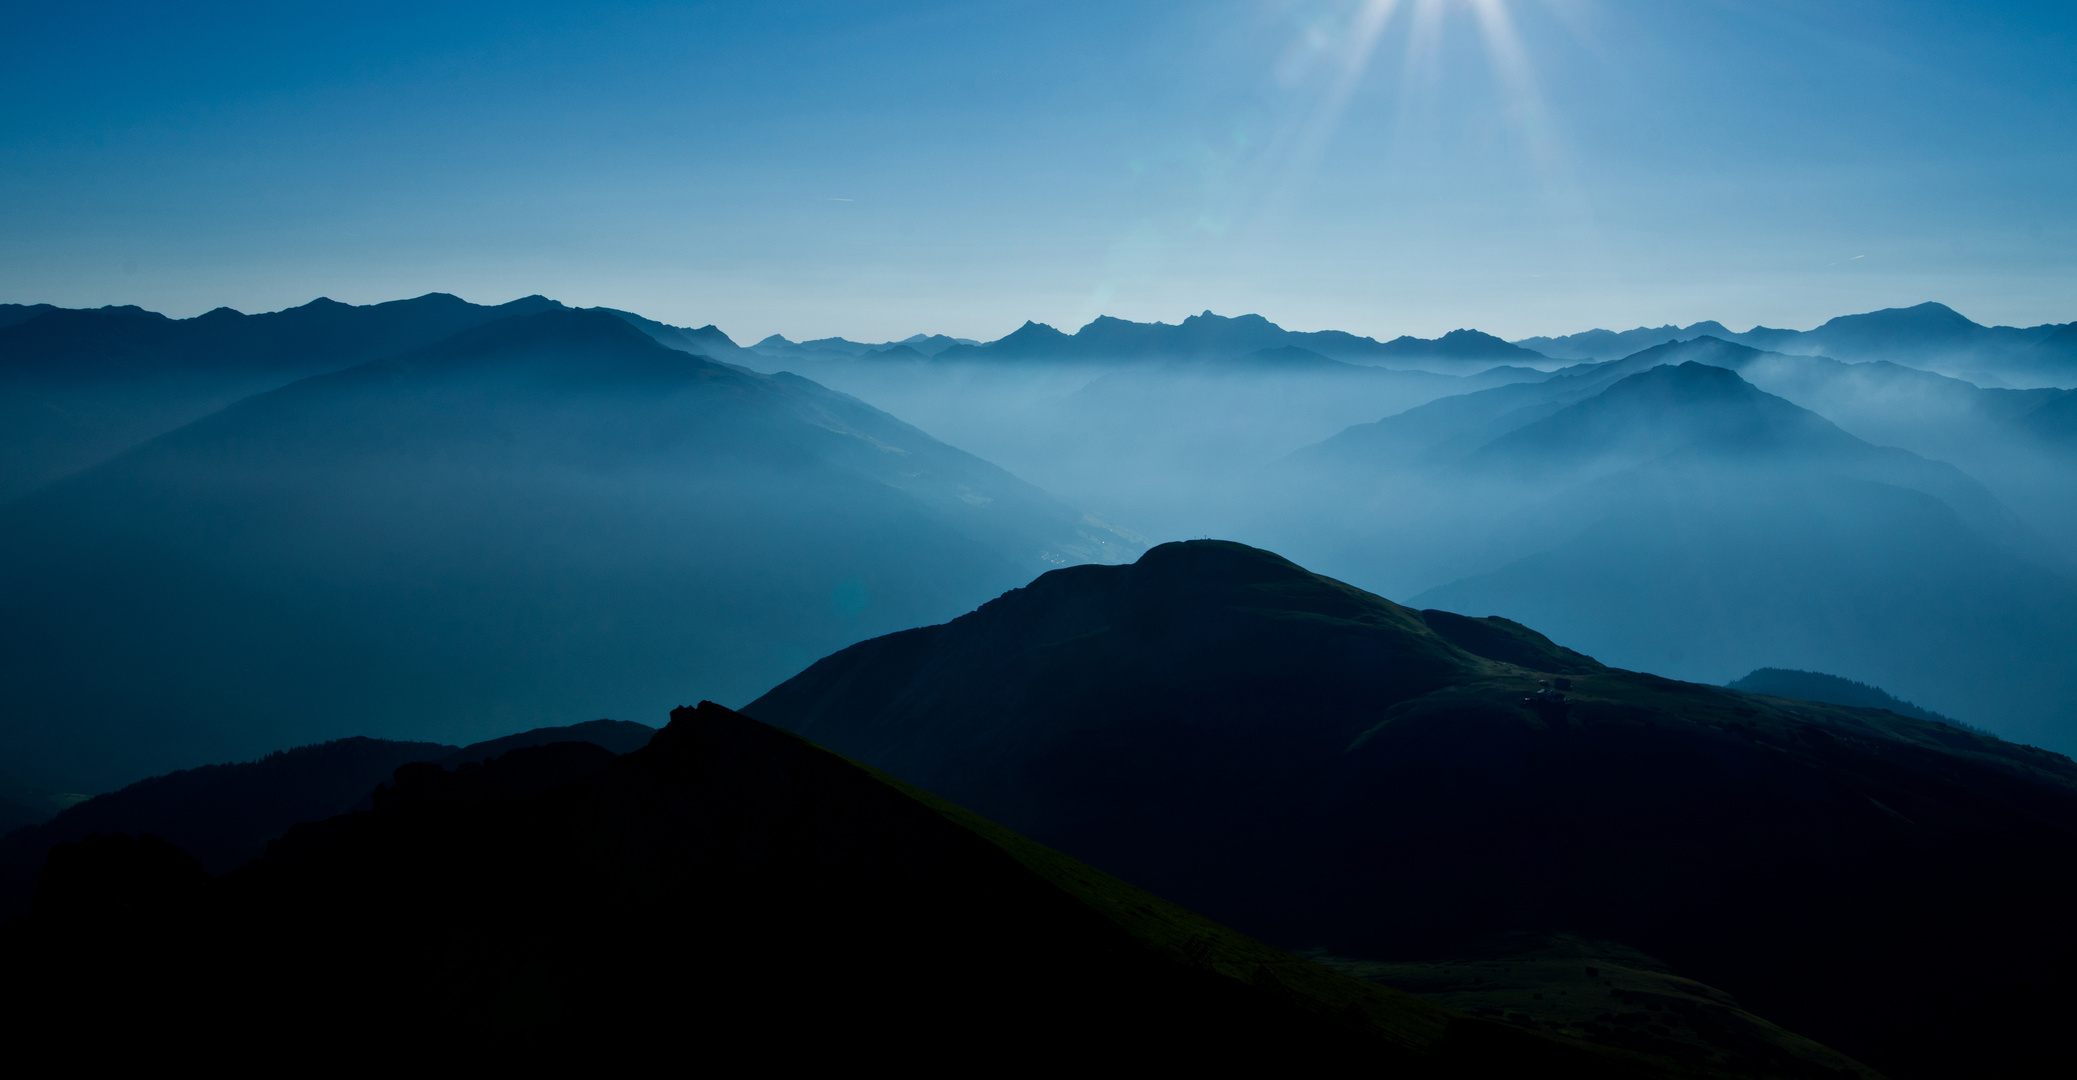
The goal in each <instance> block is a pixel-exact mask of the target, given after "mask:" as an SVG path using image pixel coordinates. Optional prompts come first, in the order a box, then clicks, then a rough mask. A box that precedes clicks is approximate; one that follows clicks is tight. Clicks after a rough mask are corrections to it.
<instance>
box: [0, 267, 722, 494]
mask: <svg viewBox="0 0 2077 1080" xmlns="http://www.w3.org/2000/svg"><path fill="white" fill-rule="evenodd" d="M557 310H569V309H568V308H566V307H565V306H564V305H563V304H561V303H559V302H557V301H554V300H550V299H548V298H546V297H543V296H538V295H536V296H527V297H522V298H520V299H518V300H514V301H511V302H510V303H506V304H498V305H480V304H471V303H469V302H467V301H465V300H462V299H461V298H460V297H457V296H453V295H450V294H447V293H427V294H425V295H424V296H419V297H414V298H412V299H409V300H392V301H388V302H385V303H380V304H369V305H365V306H355V305H351V304H342V303H339V302H337V301H334V300H330V299H327V298H325V297H319V298H317V299H316V300H312V301H311V302H309V303H307V304H304V305H302V306H300V307H293V308H287V309H284V310H281V311H274V312H267V313H263V314H258V315H246V314H243V313H241V312H238V311H234V310H232V309H230V308H217V309H215V310H213V311H210V312H207V313H205V314H202V315H197V316H195V317H194V318H190V319H169V318H167V317H166V316H164V315H161V314H159V313H157V312H153V311H146V310H144V309H142V308H139V307H136V306H133V305H125V306H120V307H115V306H111V307H103V308H92V309H69V308H56V307H52V306H51V305H48V304H38V305H32V306H21V305H7V306H5V307H0V502H4V501H6V500H7V499H10V498H14V497H16V496H19V495H21V494H24V493H26V492H28V491H30V490H32V489H34V488H35V487H37V486H39V485H41V484H44V483H48V482H50V481H51V480H54V479H57V478H58V477H60V476H64V475H66V474H68V473H72V472H76V471H78V470H79V469H82V468H84V467H86V466H88V465H90V464H92V463H94V462H95V461H98V460H103V459H105V458H107V457H109V456H112V455H113V454H115V453H117V452H119V451H121V450H124V449H127V448H128V447H131V446H134V445H136V444H138V443H141V442H143V441H145V440H146V439H149V438H152V437H154V436H157V435H160V434H163V433H165V432H167V431H171V430H172V429H174V428H176V427H179V426H180V425H182V424H184V423H187V422H188V421H190V420H194V419H197V418H199V417H201V416H204V415H207V414H208V413H210V412H213V411H215V410H216V409H219V408H222V407H224V406H226V405H229V404H230V403H232V402H233V401H236V400H238V399H240V398H243V397H247V396H249V395H251V394H255V393H260V392H262V391H266V390H272V389H274V388H276V387H279V386H282V385H285V384H287V383H290V382H293V381H295V380H297V379H300V378H305V377H307V376H311V375H317V374H322V373H325V372H329V371H336V370H339V369H341V368H345V367H350V366H352V365H354V364H359V363H365V362H367V361H370V360H378V359H386V358H389V357H392V356H395V355H398V354H401V353H405V352H410V351H412V350H414V349H419V348H423V347H425V346H428V345H431V344H433V343H435V342H437V341H440V340H443V339H445V338H448V337H452V336H453V335H455V334H457V333H460V332H462V331H464V330H468V329H471V328H473V327H477V326H481V325H484V324H486V323H490V322H495V321H498V320H501V319H508V318H514V317H518V316H525V315H533V314H538V313H540V312H544V311H557ZM600 310H611V309H600ZM611 313H612V314H614V315H616V316H618V317H619V318H621V319H623V320H625V321H627V322H628V323H629V324H631V325H633V326H636V327H637V328H639V329H641V330H642V332H644V333H646V334H648V335H649V336H650V337H651V338H653V339H655V340H656V341H658V342H660V343H661V344H664V345H666V346H669V347H671V348H674V349H678V350H681V351H684V352H689V353H695V354H699V355H706V356H711V357H713V358H715V359H718V360H723V361H729V360H735V359H738V358H740V356H741V355H742V350H740V349H738V348H737V347H736V345H735V343H734V342H733V341H731V340H729V338H728V335H726V334H723V333H722V332H721V331H720V330H719V329H717V328H715V327H713V326H711V325H710V326H704V327H699V328H697V329H692V328H685V327H674V326H668V325H665V324H663V323H659V322H656V321H655V320H652V319H646V318H643V317H642V316H639V315H636V314H634V313H632V312H626V311H612V312H611Z"/></svg>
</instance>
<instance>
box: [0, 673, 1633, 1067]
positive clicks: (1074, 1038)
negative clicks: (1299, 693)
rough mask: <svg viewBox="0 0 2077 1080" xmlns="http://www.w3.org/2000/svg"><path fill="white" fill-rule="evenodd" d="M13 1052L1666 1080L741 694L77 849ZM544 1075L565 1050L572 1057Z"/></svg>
mask: <svg viewBox="0 0 2077 1080" xmlns="http://www.w3.org/2000/svg"><path fill="white" fill-rule="evenodd" d="M6 947H7V950H8V952H9V953H10V956H9V957H8V961H9V964H8V970H9V972H10V978H9V979H8V980H7V984H8V991H9V995H10V996H11V997H12V998H14V999H15V1000H13V1001H12V1002H9V1005H10V1006H11V1008H9V1009H7V1010H6V1016H7V1021H6V1022H7V1023H9V1024H10V1025H11V1026H14V1027H15V1031H13V1032H12V1033H11V1045H13V1046H14V1047H15V1048H16V1052H17V1053H20V1052H22V1051H23V1050H25V1049H26V1048H27V1047H30V1046H38V1045H50V1046H55V1045H63V1044H64V1042H65V1040H66V1039H67V1038H68V1037H69V1036H75V1035H91V1036H93V1042H92V1043H91V1044H87V1045H82V1046H77V1047H72V1048H70V1049H69V1052H70V1053H72V1054H73V1055H74V1060H78V1061H84V1060H87V1059H88V1058H81V1057H80V1056H79V1055H82V1054H84V1055H88V1056H89V1058H90V1057H91V1055H93V1054H96V1053H106V1052H120V1051H121V1050H123V1049H126V1047H125V1045H124V1044H126V1043H128V1044H132V1045H133V1046H138V1047H168V1048H181V1049H200V1048H213V1049H214V1050H215V1051H217V1052H218V1053H219V1054H224V1053H228V1054H230V1055H232V1056H234V1057H236V1056H241V1055H243V1054H246V1053H251V1052H254V1051H253V1050H251V1049H248V1048H256V1049H257V1052H258V1053H260V1054H262V1055H265V1056H271V1055H272V1054H274V1053H276V1052H277V1051H278V1050H281V1049H287V1048H290V1047H293V1048H294V1049H295V1052H296V1053H298V1054H304V1055H307V1054H309V1053H311V1052H313V1050H312V1048H313V1047H318V1046H322V1047H325V1048H326V1050H325V1051H324V1052H326V1053H328V1054H333V1053H336V1054H339V1055H341V1056H344V1057H347V1058H352V1059H360V1058H362V1057H368V1058H375V1059H380V1060H396V1055H398V1054H399V1053H400V1052H403V1053H408V1054H410V1056H411V1057H412V1058H413V1059H415V1060H426V1059H427V1058H432V1059H436V1060H437V1059H444V1058H446V1057H448V1056H450V1055H453V1054H459V1055H461V1056H465V1057H467V1058H469V1059H470V1060H471V1061H472V1062H475V1063H477V1064H482V1063H484V1062H485V1061H502V1060H504V1059H506V1058H508V1057H517V1058H522V1059H524V1060H527V1061H529V1062H530V1063H531V1064H534V1065H538V1064H540V1063H541V1062H542V1061H544V1060H552V1059H553V1057H554V1055H557V1054H568V1055H571V1056H572V1057H574V1058H576V1059H578V1060H581V1061H589V1062H591V1063H593V1064H598V1063H602V1062H612V1061H619V1060H623V1059H625V1060H629V1061H630V1062H632V1060H633V1059H635V1058H636V1057H637V1056H642V1057H647V1056H649V1055H653V1054H657V1053H670V1054H672V1055H674V1056H676V1057H679V1058H686V1057H687V1056H690V1057H691V1058H692V1059H695V1060H711V1061H722V1060H730V1059H736V1060H741V1055H745V1054H755V1055H759V1056H760V1057H761V1058H762V1059H763V1060H764V1061H767V1062H770V1063H773V1064H777V1063H782V1062H794V1063H805V1062H834V1061H845V1062H852V1063H856V1062H861V1061H898V1062H901V1063H904V1064H905V1065H907V1066H909V1067H916V1066H922V1067H925V1068H930V1069H937V1068H945V1067H949V1066H954V1065H957V1066H958V1067H961V1068H971V1067H972V1066H973V1065H974V1064H975V1063H976V1062H991V1063H997V1064H1000V1065H1001V1066H1003V1067H1006V1068H1010V1069H1013V1070H1014V1069H1018V1068H1022V1067H1029V1066H1030V1065H1033V1064H1068V1063H1080V1064H1086V1063H1088V1062H1091V1061H1105V1062H1114V1063H1120V1064H1146V1065H1150V1066H1151V1065H1157V1064H1158V1065H1161V1066H1167V1067H1174V1066H1177V1065H1181V1066H1185V1067H1196V1068H1203V1067H1207V1066H1212V1065H1217V1066H1221V1067H1224V1068H1231V1067H1233V1066H1234V1065H1248V1066H1258V1067H1259V1066H1272V1065H1273V1066H1276V1067H1280V1068H1301V1069H1307V1070H1318V1069H1323V1068H1327V1067H1335V1066H1342V1067H1347V1066H1357V1065H1360V1066H1361V1067H1362V1068H1364V1069H1366V1070H1380V1071H1383V1072H1385V1073H1387V1074H1388V1075H1408V1076H1489V1075H1504V1074H1513V1075H1528V1074H1534V1075H1562V1076H1582V1077H1585V1076H1606V1075H1615V1076H1621V1075H1638V1076H1641V1075H1653V1074H1654V1072H1653V1070H1650V1069H1648V1068H1645V1067H1641V1066H1642V1063H1641V1062H1639V1061H1638V1060H1637V1059H1635V1058H1628V1059H1625V1058H1621V1057H1615V1056H1612V1055H1608V1054H1602V1053H1595V1052H1592V1051H1589V1050H1586V1049H1584V1048H1581V1047H1578V1046H1576V1045H1566V1044H1563V1043H1560V1042H1557V1041H1554V1040H1550V1039H1545V1038H1540V1037H1535V1036H1531V1035H1525V1034H1523V1033H1520V1032H1518V1031H1514V1030H1511V1029H1508V1028H1505V1027H1502V1026H1500V1025H1496V1024H1491V1023H1486V1022H1482V1021H1478V1020H1474V1019H1471V1018H1469V1017H1466V1016H1463V1015H1462V1014H1457V1013H1453V1012H1451V1011H1449V1010H1446V1009H1443V1008H1441V1007H1438V1006H1435V1005H1432V1004H1429V1003H1427V1002H1425V1001H1422V1000H1420V999H1418V998H1414V997H1412V996H1410V995H1406V994H1402V993H1398V992H1395V991H1391V990H1387V989H1384V988H1381V987H1378V986H1375V985H1372V984H1367V983H1364V982H1361V981H1358V980H1356V979H1352V978H1348V977H1346V976H1342V975H1338V974H1336V973H1334V972H1332V971H1330V970H1328V969H1326V968H1323V967H1321V966H1318V965H1316V964H1312V963H1309V962H1305V961H1301V960H1298V959H1296V958H1295V957H1292V956H1290V955H1289V954H1286V953H1281V952H1279V951H1277V950H1275V949H1272V948H1269V947H1266V946H1263V945H1261V944H1258V943H1256V942H1254V941H1252V940H1249V939H1248V938H1245V937H1243V936H1241V935H1239V934H1236V933H1234V932H1232V931H1230V930H1227V929H1226V928H1224V927H1221V926H1218V925H1216V924H1214V923H1212V922H1210V921H1208V920H1206V919H1203V918H1200V917H1198V916H1195V915H1193V914H1191V913H1190V912H1188V911H1185V910H1183V909H1181V908H1178V907H1176V906H1174V905H1172V904H1169V903H1166V902H1164V901H1162V900H1160V899H1157V898H1156V897H1154V896H1152V895H1149V894H1147V893H1144V892H1141V891H1140V890H1138V889H1135V888H1132V887H1131V886H1128V885H1126V884H1124V883H1123V882H1120V881H1118V880H1116V879H1114V878H1110V877H1108V876H1106V875H1104V874H1102V873H1099V872H1097V871H1095V870H1092V869H1090V868H1088V867H1086V866H1083V865H1080V864H1078V863H1075V862H1073V861H1072V860H1069V859H1066V858H1063V857H1061V856H1060V855H1058V854H1056V853H1054V852H1052V851H1049V850H1047V849H1045V848H1043V847H1041V846H1039V845H1037V844H1034V843H1032V842H1030V841H1028V840H1025V839H1023V838H1022V837H1019V836H1016V835H1015V834H1013V833H1010V832H1008V831H1007V830H1004V829H1002V828H1000V827H999V826H996V825H993V824H991V823H990V822H988V821H986V820H983V819H981V818H979V817H977V816H976V815H973V814H971V813H968V812H966V811H964V810H962V809H960V808H958V807H956V806H954V805H952V804H950V803H947V802H945V801H943V800H941V799H938V798H935V797H933V796H931V795H928V794H926V793H924V792H922V791H920V790H918V789H916V788H913V787H910V786H908V785H906V784H902V783H900V782H898V781H895V780H892V779H891V778H888V777H887V776H885V775H884V774H880V773H876V772H874V771H872V770H870V769H866V768H863V767H860V766H859V765H857V764H855V763H853V762H850V761H847V760H845V759H843V758H840V757H837V756H836V755H834V754H831V753H828V752H827V751H824V750H821V749H819V748H817V747H815V746H813V745H811V744H809V743H806V742H804V741H801V740H799V739H797V738H794V737H792V736H789V735H786V734H785V733H783V732H779V731H777V730H774V729H772V728H769V727H766V726H764V725H761V724H758V723H756V722H754V721H751V720H748V719H746V718H744V717H742V716H739V715H737V714H735V713H731V712H729V711H728V710H726V709H723V708H720V707H718V706H715V705H712V704H703V705H702V706H701V707H700V708H699V709H697V710H694V709H680V710H677V711H675V712H674V713H673V714H672V720H671V724H670V726H669V727H667V728H665V729H664V730H663V731H662V732H660V733H658V735H657V736H656V738H655V739H654V740H653V741H652V742H651V743H650V744H649V745H648V746H647V747H645V748H643V749H641V750H638V751H635V752H633V753H630V754H627V755H624V756H621V757H618V758H615V757H614V756H613V755H611V754H610V753H607V752H606V751H603V750H600V749H598V748H596V747H590V746H587V745H585V744H576V743H558V744H551V745H548V746H542V747H534V748H528V749H520V750H515V751H512V752H510V753H508V754H506V755H505V756H503V757H501V758H498V759H497V760H495V761H493V762H490V763H488V764H484V765H477V766H474V767H465V768H460V769H457V770H454V771H448V770H444V769H441V768H439V767H438V766H433V765H416V766H410V767H407V768H404V769H400V770H398V772H397V776H396V783H395V784H394V785H393V786H388V787H385V788H384V789H382V790H380V791H378V792H377V796H376V799H375V802H374V809H373V810H372V811H371V812H367V813H358V814H352V815H348V816H345V817H339V818H334V819H331V820H328V821H325V822H321V823H318V824H314V825H304V826H299V827H297V828H296V829H295V830H293V831H291V832H290V833H289V835H288V836H287V837H285V838H283V839H282V840H281V841H279V842H277V843H276V844H274V845H273V846H272V847H271V848H270V849H269V851H268V853H267V855H266V857H265V858H263V859H261V860H260V861H258V862H256V863H254V864H252V865H250V866H247V867H245V868H244V869H241V870H239V871H237V872H235V873H232V874H229V875H225V876H223V877H219V878H212V877H211V876H210V875H209V874H208V873H207V872H206V871H204V870H203V869H202V868H201V867H200V866H198V865H196V864H195V863H194V862H193V860H192V859H189V858H188V857H187V856H185V855H184V854H183V853H181V852H180V851H179V849H177V848H175V847H173V846H172V845H169V844H166V843H164V842H163V841H156V840H153V839H151V838H146V839H143V840H138V839H133V838H130V837H124V836H105V835H103V836H96V837H92V838H89V839H88V840H86V841H85V842H83V843H79V844H68V845H65V846H63V847H60V848H59V849H58V850H57V851H55V852H53V854H52V856H51V861H50V868H49V870H48V872H47V873H46V875H45V878H44V883H43V886H42V887H41V888H40V889H39V891H38V893H37V897H36V911H35V915H34V918H33V919H32V920H30V921H28V922H27V923H18V924H15V925H14V926H12V927H10V929H9V933H8V937H7V941H6ZM543 1055H548V1057H546V1058H544V1057H543Z"/></svg>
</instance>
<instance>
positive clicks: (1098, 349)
mask: <svg viewBox="0 0 2077 1080" xmlns="http://www.w3.org/2000/svg"><path fill="white" fill-rule="evenodd" d="M1286 347H1291V348H1300V349H1306V350H1309V351H1312V352H1315V353H1318V354H1320V355H1322V356H1326V357H1328V358H1330V359H1335V360H1343V361H1347V362H1350V363H1362V364H1377V365H1380V366H1387V367H1416V368H1424V369H1427V370H1435V371H1441V372H1444V373H1446V374H1469V373H1471V372H1475V371H1482V370H1484V369H1486V368H1490V367H1494V366H1498V365H1506V364H1513V365H1519V366H1523V367H1532V366H1535V365H1537V364H1546V365H1547V364H1548V362H1549V361H1548V358H1547V357H1545V356H1543V355H1542V354H1541V353H1537V352H1534V351H1531V350H1529V349H1524V348H1521V347H1519V346H1516V345H1510V344H1508V343H1507V342H1505V341H1502V340H1501V339H1499V338H1496V337H1494V336H1492V335H1490V334H1484V333H1480V332H1478V331H1476V330H1453V331H1451V332H1449V333H1448V334H1445V335H1443V336H1442V337H1440V338H1436V339H1432V340H1430V339H1423V338H1416V337H1398V338H1394V339H1392V340H1391V341H1385V342H1380V341H1378V340H1377V339H1375V338H1369V337H1361V336H1358V335H1355V334H1350V333H1346V332H1344V331H1340V330H1318V331H1295V330H1286V329H1284V328H1283V327H1281V326H1278V325H1277V324H1275V323H1273V322H1270V321H1269V320H1268V319H1265V318H1263V317H1262V316H1260V315H1241V316H1238V317H1235V318H1228V317H1226V316H1222V315H1214V314H1213V313H1211V312H1209V311H1206V312H1204V313H1202V314H1199V315H1192V316H1190V317H1189V318H1186V319H1184V320H1183V321H1182V322H1180V323H1176V324H1173V325H1171V324H1169V323H1161V322H1155V323H1141V322H1131V321H1129V320H1126V319H1117V318H1112V317H1110V316H1108V315H1104V316H1099V317H1098V318H1096V319H1095V320H1094V321H1092V322H1090V323H1089V324H1088V325H1087V326H1084V327H1082V328H1081V329H1080V330H1077V331H1075V332H1074V333H1073V334H1066V333H1062V332H1061V331H1059V330H1056V329H1054V328H1053V327H1051V326H1047V325H1046V324H1044V323H1038V322H1026V323H1025V324H1024V325H1023V326H1021V327H1019V328H1017V329H1016V330H1015V331H1012V332H1011V333H1009V334H1008V335H1006V336H1004V337H1002V338H999V339H997V340H995V341H991V342H988V343H986V344H981V345H955V346H950V347H947V348H944V349H940V350H938V351H936V352H935V353H933V354H932V358H933V359H935V360H938V361H943V362H956V361H967V362H985V361H1001V360H1046V361H1057V362H1067V361H1074V362H1083V363H1101V362H1116V361H1145V360H1206V359H1211V360H1223V359H1230V358H1233V357H1238V356H1244V355H1247V354H1250V353H1259V352H1261V351H1262V350H1266V349H1280V348H1286Z"/></svg>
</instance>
